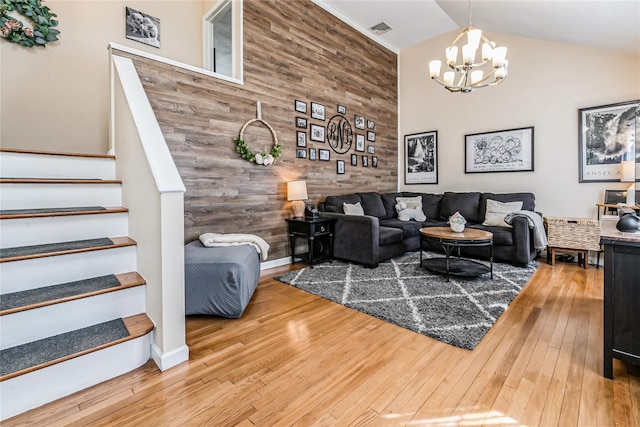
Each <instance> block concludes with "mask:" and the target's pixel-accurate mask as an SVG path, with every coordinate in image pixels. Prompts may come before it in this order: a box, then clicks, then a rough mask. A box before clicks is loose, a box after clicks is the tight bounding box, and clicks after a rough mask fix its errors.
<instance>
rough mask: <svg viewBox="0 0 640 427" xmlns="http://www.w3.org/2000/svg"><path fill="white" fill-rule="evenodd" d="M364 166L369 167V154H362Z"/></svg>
mask: <svg viewBox="0 0 640 427" xmlns="http://www.w3.org/2000/svg"><path fill="white" fill-rule="evenodd" d="M362 167H364V168H368V167H369V156H362Z"/></svg>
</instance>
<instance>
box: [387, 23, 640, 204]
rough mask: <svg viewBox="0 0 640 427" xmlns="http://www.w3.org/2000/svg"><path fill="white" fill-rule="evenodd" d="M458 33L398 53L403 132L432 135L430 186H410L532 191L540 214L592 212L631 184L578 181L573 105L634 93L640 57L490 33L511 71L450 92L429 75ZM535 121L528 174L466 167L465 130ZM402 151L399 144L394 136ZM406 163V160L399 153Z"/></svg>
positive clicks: (638, 91)
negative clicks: (435, 169) (491, 83)
mask: <svg viewBox="0 0 640 427" xmlns="http://www.w3.org/2000/svg"><path fill="white" fill-rule="evenodd" d="M458 33H459V30H456V31H454V32H450V33H448V34H446V35H444V36H441V37H438V38H436V39H433V40H429V41H426V42H424V43H421V44H418V45H416V46H412V47H409V48H406V49H404V50H402V51H401V52H400V96H399V98H400V133H401V135H406V134H411V133H417V132H421V131H432V130H437V131H438V148H439V150H440V151H439V157H438V165H439V177H438V184H437V185H410V186H405V185H404V172H403V168H404V165H403V161H402V160H401V161H400V164H399V181H400V188H401V189H406V190H408V191H424V192H443V191H491V192H496V193H500V192H511V191H530V192H533V193H535V195H536V207H537V209H538V210H539V211H541V212H543V213H544V214H545V215H546V216H573V217H595V216H596V213H597V211H596V207H595V203H596V202H602V198H603V195H604V190H605V189H622V188H626V187H628V185H629V184H621V183H582V184H581V183H579V182H578V109H579V108H585V107H593V106H599V105H606V104H611V103H616V102H622V101H631V100H636V99H640V57H639V56H634V55H630V54H624V53H620V52H612V51H606V50H601V49H592V48H586V47H579V46H574V45H568V44H561V43H552V42H547V41H540V40H534V39H527V38H523V37H515V36H508V35H504V34H489V37H490V38H491V40H493V41H494V42H496V43H497V44H498V45H503V46H507V48H508V53H507V58H508V59H509V76H508V78H507V79H506V80H505V81H504V82H503V83H502V84H501V85H499V86H496V87H490V88H484V89H480V90H477V91H475V92H472V93H468V94H462V93H450V92H449V91H447V90H446V89H444V88H443V87H442V86H440V85H438V84H437V83H435V82H432V81H431V80H430V79H429V74H428V66H427V65H428V62H429V60H432V59H441V60H443V59H444V49H445V48H446V47H447V46H448V45H449V44H450V43H451V42H452V41H453V39H454V38H455V36H456V35H457V34H458ZM528 126H534V140H535V141H534V171H533V172H517V173H516V172H508V173H504V172H503V173H481V174H478V173H475V174H465V173H464V136H465V134H472V133H480V132H489V131H496V130H504V129H514V128H520V127H528ZM399 151H400V152H401V153H402V156H404V141H402V140H401V141H399ZM401 159H404V157H401Z"/></svg>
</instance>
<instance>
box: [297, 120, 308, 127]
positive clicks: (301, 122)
mask: <svg viewBox="0 0 640 427" xmlns="http://www.w3.org/2000/svg"><path fill="white" fill-rule="evenodd" d="M296 127H297V128H303V129H306V128H307V119H305V118H304V117H296Z"/></svg>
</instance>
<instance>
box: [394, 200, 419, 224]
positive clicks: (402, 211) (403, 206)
mask: <svg viewBox="0 0 640 427" xmlns="http://www.w3.org/2000/svg"><path fill="white" fill-rule="evenodd" d="M396 212H398V219H399V220H400V221H411V220H412V219H415V220H416V221H419V222H422V221H426V220H427V217H426V216H425V215H424V212H422V196H415V197H396Z"/></svg>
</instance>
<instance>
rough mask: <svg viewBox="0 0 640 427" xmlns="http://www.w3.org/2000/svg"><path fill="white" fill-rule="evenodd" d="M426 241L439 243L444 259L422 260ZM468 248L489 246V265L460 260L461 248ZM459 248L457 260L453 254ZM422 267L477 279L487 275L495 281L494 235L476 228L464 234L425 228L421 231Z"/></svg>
mask: <svg viewBox="0 0 640 427" xmlns="http://www.w3.org/2000/svg"><path fill="white" fill-rule="evenodd" d="M424 239H427V240H431V241H434V242H438V243H440V244H441V245H442V248H443V249H444V253H445V257H444V258H429V259H424V260H423V259H422V242H423V241H424ZM468 246H489V248H490V256H489V265H488V266H487V265H485V264H482V263H479V262H477V261H473V260H470V259H464V258H460V248H461V247H468ZM455 248H457V249H458V256H457V258H456V257H454V258H452V257H451V252H452V251H453V250H454V249H455ZM420 266H421V267H424V268H426V269H428V270H431V271H434V272H436V273H441V274H446V275H447V280H449V275H456V276H467V277H476V276H480V275H482V274H485V273H490V274H491V279H493V233H491V232H489V231H485V230H477V229H474V228H465V229H464V231H463V232H462V233H455V232H453V231H451V228H449V227H425V228H421V229H420Z"/></svg>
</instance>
